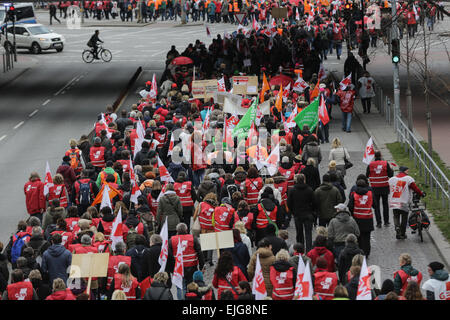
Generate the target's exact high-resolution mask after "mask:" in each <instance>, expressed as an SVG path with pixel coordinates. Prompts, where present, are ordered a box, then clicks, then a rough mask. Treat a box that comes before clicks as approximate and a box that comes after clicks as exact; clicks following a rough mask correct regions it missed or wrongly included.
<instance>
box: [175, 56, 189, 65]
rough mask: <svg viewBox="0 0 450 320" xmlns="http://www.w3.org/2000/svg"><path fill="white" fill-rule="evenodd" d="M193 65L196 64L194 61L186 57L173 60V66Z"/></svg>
mask: <svg viewBox="0 0 450 320" xmlns="http://www.w3.org/2000/svg"><path fill="white" fill-rule="evenodd" d="M191 63H194V61H192V59H191V58H188V57H184V56H179V57H176V58H175V59H173V60H172V64H175V65H177V66H182V65H185V64H191Z"/></svg>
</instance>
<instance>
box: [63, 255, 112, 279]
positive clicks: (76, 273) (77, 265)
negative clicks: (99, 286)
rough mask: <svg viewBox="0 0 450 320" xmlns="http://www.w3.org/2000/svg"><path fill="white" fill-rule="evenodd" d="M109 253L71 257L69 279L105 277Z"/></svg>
mask: <svg viewBox="0 0 450 320" xmlns="http://www.w3.org/2000/svg"><path fill="white" fill-rule="evenodd" d="M108 263H109V253H83V254H73V255H72V265H71V266H70V271H69V277H70V278H89V277H106V275H107V273H108Z"/></svg>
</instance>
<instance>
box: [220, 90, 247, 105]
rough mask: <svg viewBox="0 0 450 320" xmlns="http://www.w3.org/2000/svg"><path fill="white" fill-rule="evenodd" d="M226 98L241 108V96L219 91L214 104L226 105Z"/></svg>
mask: <svg viewBox="0 0 450 320" xmlns="http://www.w3.org/2000/svg"><path fill="white" fill-rule="evenodd" d="M225 98H228V100H230V101H231V102H232V103H233V104H234V105H237V106H240V105H241V104H242V96H240V95H237V94H232V93H231V92H226V91H220V92H219V91H217V92H215V93H214V102H215V103H218V104H219V105H221V106H223V105H224V104H225Z"/></svg>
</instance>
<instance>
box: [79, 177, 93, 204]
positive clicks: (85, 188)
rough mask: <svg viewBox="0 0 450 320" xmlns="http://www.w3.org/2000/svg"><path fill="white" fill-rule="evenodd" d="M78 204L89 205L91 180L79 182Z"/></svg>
mask: <svg viewBox="0 0 450 320" xmlns="http://www.w3.org/2000/svg"><path fill="white" fill-rule="evenodd" d="M79 200H80V204H81V205H84V206H86V205H90V204H91V202H92V201H91V200H92V199H91V182H90V181H89V182H87V183H81V182H80V199H79Z"/></svg>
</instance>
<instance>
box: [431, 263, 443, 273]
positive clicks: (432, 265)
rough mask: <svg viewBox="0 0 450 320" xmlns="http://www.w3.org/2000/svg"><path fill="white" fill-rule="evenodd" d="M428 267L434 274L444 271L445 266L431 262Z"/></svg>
mask: <svg viewBox="0 0 450 320" xmlns="http://www.w3.org/2000/svg"><path fill="white" fill-rule="evenodd" d="M428 266H429V267H430V268H431V270H433V272H436V271H438V270H442V269H444V265H443V264H442V263H440V262H438V261H434V262H431V263H430V264H429V265H428Z"/></svg>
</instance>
